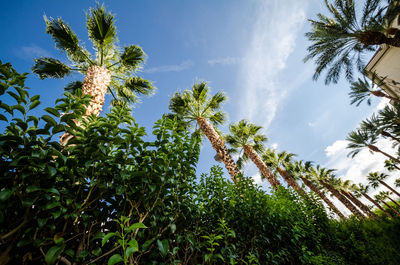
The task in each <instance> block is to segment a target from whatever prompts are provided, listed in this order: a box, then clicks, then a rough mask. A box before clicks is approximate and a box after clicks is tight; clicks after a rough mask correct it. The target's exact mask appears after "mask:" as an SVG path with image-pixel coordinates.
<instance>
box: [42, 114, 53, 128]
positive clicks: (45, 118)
mask: <svg viewBox="0 0 400 265" xmlns="http://www.w3.org/2000/svg"><path fill="white" fill-rule="evenodd" d="M42 119H43V120H45V121H46V122H47V123H50V124H51V125H52V126H53V127H54V126H56V125H57V122H56V121H55V120H54V119H53V118H52V117H50V116H49V115H43V116H42Z"/></svg>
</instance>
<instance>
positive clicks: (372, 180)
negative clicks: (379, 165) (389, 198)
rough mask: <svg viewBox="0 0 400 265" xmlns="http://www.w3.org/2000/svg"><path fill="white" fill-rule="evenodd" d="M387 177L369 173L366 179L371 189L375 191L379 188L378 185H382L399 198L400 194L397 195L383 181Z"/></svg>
mask: <svg viewBox="0 0 400 265" xmlns="http://www.w3.org/2000/svg"><path fill="white" fill-rule="evenodd" d="M387 177H388V175H387V174H384V173H378V172H371V173H369V174H368V176H367V179H368V181H369V184H370V185H371V186H372V187H373V188H375V189H376V188H377V187H379V184H382V185H383V186H385V187H386V188H388V189H389V190H390V191H391V192H393V193H394V194H396V195H397V196H399V197H400V193H398V192H397V191H396V190H395V189H393V188H392V187H390V186H389V185H388V184H387V183H386V182H384V181H383V180H384V179H386V178H387Z"/></svg>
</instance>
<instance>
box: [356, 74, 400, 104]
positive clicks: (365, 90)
mask: <svg viewBox="0 0 400 265" xmlns="http://www.w3.org/2000/svg"><path fill="white" fill-rule="evenodd" d="M376 79H377V78H376V76H375V75H373V76H372V82H371V81H369V80H367V79H366V78H365V77H364V78H363V79H361V78H358V80H357V81H356V82H353V83H351V86H350V89H351V92H350V93H349V96H350V99H351V102H350V104H356V106H357V107H358V106H359V105H360V104H361V103H362V102H363V101H365V100H366V102H367V104H368V105H369V106H370V105H371V95H373V96H376V97H384V98H387V99H390V100H393V101H396V102H399V103H400V100H399V99H398V98H396V97H392V96H390V95H389V94H387V93H386V92H385V91H384V90H383V89H379V90H377V89H376V88H379V87H380V86H382V85H383V84H384V78H383V79H378V81H376ZM374 82H377V83H378V84H377V85H375V83H374Z"/></svg>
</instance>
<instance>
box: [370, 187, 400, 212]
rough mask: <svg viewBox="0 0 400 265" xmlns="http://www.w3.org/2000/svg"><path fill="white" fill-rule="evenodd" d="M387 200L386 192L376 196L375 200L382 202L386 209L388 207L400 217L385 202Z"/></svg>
mask: <svg viewBox="0 0 400 265" xmlns="http://www.w3.org/2000/svg"><path fill="white" fill-rule="evenodd" d="M386 198H387V194H386V193H385V192H380V193H379V194H377V195H375V200H376V201H378V202H382V203H383V204H384V205H385V206H386V207H388V208H389V209H390V210H392V211H393V212H394V213H395V214H396V215H397V216H399V217H400V213H399V212H398V211H397V210H396V209H395V208H393V207H392V206H390V204H388V203H386V202H385V199H386Z"/></svg>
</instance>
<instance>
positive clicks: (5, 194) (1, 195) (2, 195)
mask: <svg viewBox="0 0 400 265" xmlns="http://www.w3.org/2000/svg"><path fill="white" fill-rule="evenodd" d="M11 193H12V192H11V190H2V191H0V201H5V200H7V199H8V198H10V196H11Z"/></svg>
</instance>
